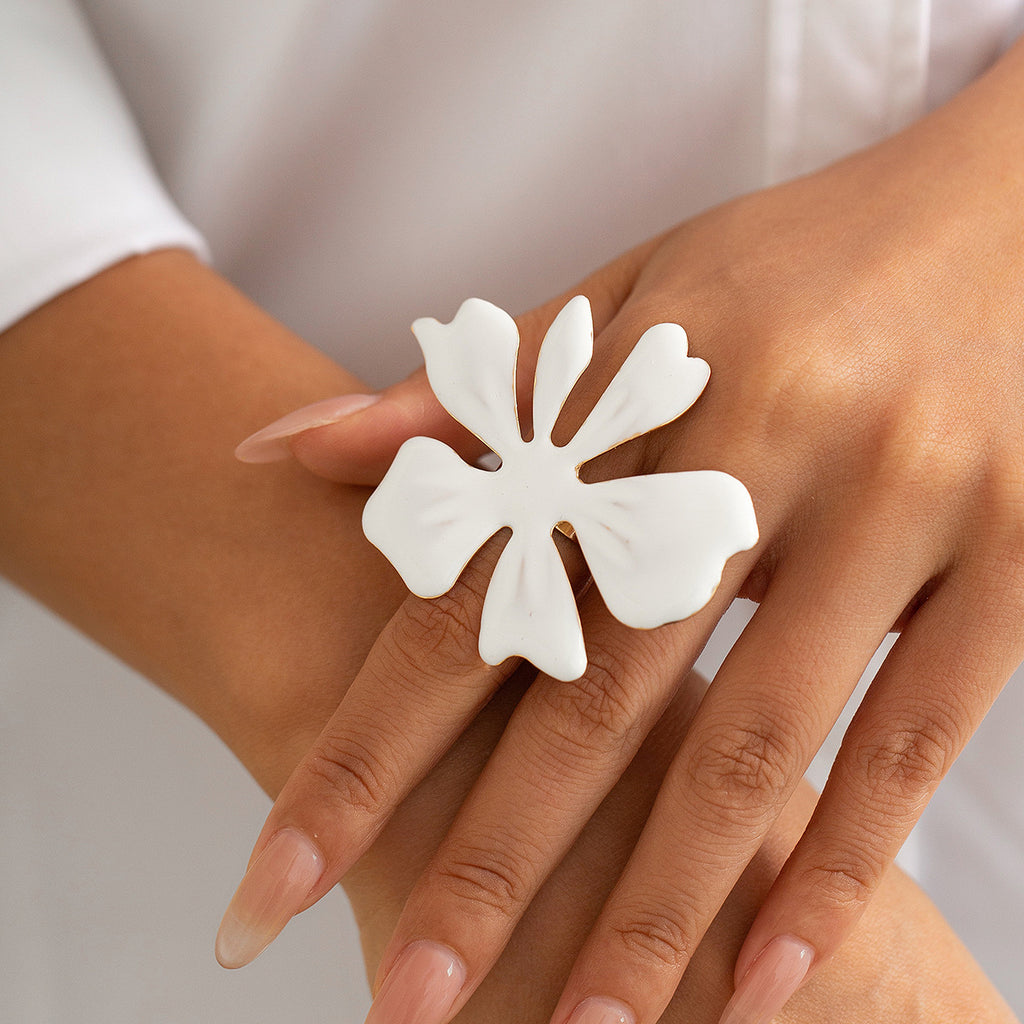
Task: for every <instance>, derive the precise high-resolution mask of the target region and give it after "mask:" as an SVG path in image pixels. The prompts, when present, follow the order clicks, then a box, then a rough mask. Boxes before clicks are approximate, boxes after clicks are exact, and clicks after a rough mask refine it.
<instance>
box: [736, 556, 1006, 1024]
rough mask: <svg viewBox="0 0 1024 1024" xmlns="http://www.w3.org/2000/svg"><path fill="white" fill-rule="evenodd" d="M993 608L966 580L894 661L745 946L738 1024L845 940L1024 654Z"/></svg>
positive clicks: (774, 1003)
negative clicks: (772, 977)
mask: <svg viewBox="0 0 1024 1024" xmlns="http://www.w3.org/2000/svg"><path fill="white" fill-rule="evenodd" d="M982 594H985V595H987V596H986V597H985V598H984V599H981V598H980V597H979V595H982ZM991 601H992V598H991V593H990V590H989V588H987V587H985V586H984V585H982V584H981V583H980V581H978V580H976V579H974V578H971V577H969V576H968V575H967V574H963V575H962V576H961V577H960V578H958V579H956V580H955V581H953V580H951V581H950V582H948V583H947V584H946V585H945V586H943V587H942V588H941V589H939V590H938V591H937V592H936V593H935V594H934V595H933V596H932V598H931V599H930V601H929V602H928V604H927V605H926V606H925V607H924V608H923V609H922V610H920V611H919V612H918V614H917V615H916V616H915V617H914V618H913V620H912V621H911V622H910V623H909V625H908V626H907V628H906V629H905V630H904V632H903V635H902V636H901V638H900V639H899V640H898V641H897V643H896V645H895V646H894V648H893V650H892V651H891V652H890V654H889V656H888V657H887V658H886V660H885V662H884V664H883V666H882V668H881V670H880V671H879V673H878V675H877V676H876V678H875V681H874V682H873V683H872V685H871V687H870V688H869V690H868V692H867V695H866V697H865V698H864V700H863V702H862V703H861V706H860V709H859V710H858V712H857V714H856V716H855V717H854V720H853V722H852V723H851V725H850V727H849V729H848V730H847V734H846V738H845V740H844V743H843V746H842V749H841V751H840V753H839V756H838V758H837V759H836V763H835V765H834V767H833V770H832V773H831V775H830V778H829V782H828V785H827V786H826V788H825V791H824V793H823V794H822V797H821V799H820V801H819V803H818V806H817V809H816V810H815V813H814V816H813V817H812V819H811V822H810V824H809V825H808V828H807V830H806V832H805V834H804V836H803V838H802V839H801V840H800V842H799V844H798V845H797V847H796V849H795V850H794V851H793V853H792V855H791V856H790V858H789V860H788V861H787V864H786V866H785V867H784V869H783V871H782V873H781V875H780V876H779V878H778V880H777V881H776V882H775V884H774V886H773V887H772V890H771V892H770V894H769V896H768V898H767V900H766V902H765V904H764V906H763V908H762V909H761V911H760V913H759V914H758V916H757V918H756V920H755V922H754V924H753V925H752V927H751V930H750V933H749V935H748V937H747V940H746V942H745V943H744V946H743V949H742V951H741V953H740V957H739V960H738V962H737V965H736V979H737V986H738V987H737V991H736V995H735V996H734V997H733V1004H732V1005H733V1011H731V1012H734V1013H735V1014H736V1015H737V1016H736V1019H743V1020H746V1019H751V1020H755V1019H756V1020H760V1019H762V1017H763V1018H765V1019H767V1016H768V1014H769V1013H771V1012H774V1011H775V1010H777V1009H779V1008H781V1005H782V1003H783V1002H784V1001H785V1000H786V999H788V998H789V996H790V995H792V993H793V991H795V989H796V987H797V986H798V985H799V984H800V983H802V980H803V978H804V976H805V975H806V973H807V968H810V967H811V966H814V965H817V964H819V963H822V962H824V961H826V960H827V959H828V958H829V957H830V956H831V955H832V953H833V952H835V950H836V949H837V948H838V947H839V945H840V944H841V943H842V942H843V940H844V939H845V938H846V936H847V935H848V934H849V933H850V931H851V930H852V929H853V927H854V925H855V924H856V922H857V921H858V920H859V918H860V916H861V914H862V912H863V910H864V908H865V906H866V905H867V903H868V902H869V900H870V899H871V897H872V895H873V894H874V892H875V891H876V889H877V888H878V886H879V884H880V882H881V880H882V877H883V875H884V873H885V871H886V869H887V868H888V867H889V865H890V864H891V862H892V861H893V859H894V858H895V856H896V853H897V852H898V850H899V848H900V846H901V845H902V844H903V842H904V840H905V839H906V837H907V836H908V835H909V833H910V831H911V829H912V828H913V826H914V825H915V824H916V822H917V820H918V818H919V817H920V815H921V813H922V811H923V810H924V808H925V806H926V805H927V803H928V801H929V799H930V798H931V796H932V794H933V793H934V791H935V788H936V787H937V786H938V784H939V782H940V780H941V779H942V777H943V776H944V775H945V773H946V771H947V770H948V769H949V767H950V765H951V764H952V763H953V761H954V759H955V758H956V756H957V755H958V754H959V752H960V750H961V749H962V748H963V746H964V744H965V743H966V742H967V740H968V738H969V737H970V735H971V734H972V733H973V732H974V730H975V729H976V728H977V726H978V725H979V724H980V722H981V719H982V718H983V716H984V715H985V713H986V711H987V710H988V709H989V707H990V706H991V704H992V702H993V701H994V700H995V697H996V695H997V694H998V692H999V690H1000V689H1001V688H1002V686H1003V684H1004V683H1005V681H1006V679H1007V678H1008V677H1009V675H1010V674H1011V673H1012V671H1013V670H1014V668H1015V667H1016V664H1017V663H1018V662H1019V660H1020V658H1021V656H1022V654H1024V652H1022V651H1021V649H1020V645H1019V643H1015V642H1013V641H1012V640H1011V639H1010V638H1011V637H1012V636H1013V635H1014V634H1015V633H1016V630H1006V629H996V630H993V628H992V627H993V625H994V624H996V623H998V624H999V625H1005V624H1006V623H1005V612H1004V613H1003V615H997V616H995V617H994V616H993V614H992V609H993V607H994V605H993V604H992V603H991ZM1018 603H1019V602H1018ZM1017 621H1019V619H1018V620H1017ZM798 955H802V957H803V960H802V962H801V963H800V964H799V966H800V967H801V968H803V973H801V971H800V970H797V967H798V964H797V961H796V959H795V958H796V957H797V956H798ZM782 960H787V961H789V962H790V963H791V964H792V968H793V969H792V970H790V971H788V984H787V985H785V986H781V987H773V986H772V985H770V984H768V981H767V976H768V975H769V974H770V973H771V972H772V971H778V970H779V967H778V964H779V962H780V961H782ZM782 970H783V973H787V971H786V968H785V966H783V968H782ZM744 1014H746V1016H743V1015H744ZM726 1019H727V1020H729V1019H732V1018H730V1017H729V1016H728V1015H727V1016H726Z"/></svg>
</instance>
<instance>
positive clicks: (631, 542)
mask: <svg viewBox="0 0 1024 1024" xmlns="http://www.w3.org/2000/svg"><path fill="white" fill-rule="evenodd" d="M586 490H587V492H588V493H587V496H586V503H585V505H584V507H583V508H582V509H581V511H579V512H577V513H576V514H575V516H574V518H573V519H572V520H571V522H572V525H573V527H574V528H575V530H576V537H577V539H578V540H579V543H580V547H581V548H582V549H583V556H584V558H586V560H587V565H588V566H589V568H590V571H591V573H592V574H593V577H594V582H595V583H596V585H597V588H598V590H600V592H601V597H602V598H603V599H604V602H605V604H606V605H607V606H608V610H609V611H610V612H611V613H612V614H613V615H614V616H615V617H616V618H617V619H618V620H619V621H620V622H624V623H625V624H626V625H627V626H633V627H635V628H637V629H653V628H654V627H656V626H661V625H663V624H664V623H666V622H675V621H677V620H678V619H685V618H689V616H691V615H693V614H694V613H696V612H698V611H700V609H701V608H703V607H704V606H705V605H706V604H707V603H708V601H710V600H711V598H712V596H713V595H714V593H715V590H716V589H717V588H718V584H719V583H720V582H721V579H722V570H723V569H724V568H725V563H726V561H727V560H728V559H729V558H730V557H731V556H732V555H734V554H736V553H737V552H739V551H746V550H747V549H748V548H752V547H753V546H754V545H755V544H756V543H757V521H756V519H755V517H754V506H753V503H752V502H751V500H750V495H749V494H748V492H747V489H746V488H745V487H744V486H743V484H741V483H740V482H739V480H737V479H736V478H735V477H731V476H729V475H728V473H718V472H715V471H712V470H701V471H699V472H693V473H662V474H657V475H654V476H637V477H627V478H625V479H622V480H608V481H606V482H604V483H599V484H591V485H590V486H588V487H587V488H586Z"/></svg>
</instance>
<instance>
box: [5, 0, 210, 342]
mask: <svg viewBox="0 0 1024 1024" xmlns="http://www.w3.org/2000/svg"><path fill="white" fill-rule="evenodd" d="M0 73H2V82H3V85H2V88H3V94H2V100H0V139H2V140H3V143H2V144H3V150H2V154H3V155H2V161H3V163H2V167H0V197H2V198H0V328H3V327H5V326H7V325H8V324H10V323H12V322H13V321H15V320H17V319H18V318H20V317H21V316H22V315H23V314H25V313H27V312H28V311H29V310H30V309H33V308H34V307H35V306H37V305H39V304H40V303H41V302H43V301H45V300H46V299H49V298H51V297H52V296H53V295H54V294H55V293H56V292H58V291H61V290H63V289H64V288H66V287H68V285H69V284H73V283H76V282H77V281H80V280H83V279H84V278H87V277H90V276H91V275H92V274H94V273H95V272H96V271H97V270H98V269H99V268H101V267H103V266H106V265H107V264H110V263H113V262H115V261H117V260H119V259H123V258H124V257H125V256H128V255H131V254H133V253H141V252H147V251H149V250H151V249H154V248H157V247H159V246H167V245H178V246H182V247H185V248H189V249H192V250H194V251H197V252H200V253H202V252H203V243H202V241H201V239H200V237H199V235H198V233H197V232H196V231H195V230H194V229H193V228H192V227H190V226H189V224H188V223H187V222H186V221H185V220H184V218H183V217H182V216H181V214H180V213H179V212H178V211H177V209H176V208H175V207H174V205H173V204H172V203H171V201H170V200H169V199H168V198H167V195H166V193H165V191H164V189H163V187H162V185H161V184H160V181H159V180H158V179H157V178H156V177H155V176H154V175H153V173H152V170H151V169H150V167H149V164H148V161H147V159H146V155H145V151H144V147H143V144H142V140H141V139H140V138H139V136H138V133H137V131H136V128H135V125H134V123H133V121H132V117H131V114H130V112H129V111H128V110H127V109H126V108H125V107H124V106H123V105H122V103H121V102H120V99H119V97H118V94H117V89H116V86H115V85H114V83H113V81H112V79H111V76H110V72H109V70H108V68H107V66H106V65H105V64H104V62H103V59H102V57H101V56H100V54H99V53H98V52H97V51H96V48H95V46H94V45H93V44H92V40H91V39H90V38H89V35H88V33H87V31H86V29H85V25H84V24H83V23H82V21H81V15H80V13H79V11H78V10H77V8H76V7H75V6H74V5H73V4H72V3H71V2H70V0H46V2H45V3H40V2H38V0H4V4H3V9H2V10H0Z"/></svg>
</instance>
